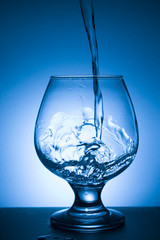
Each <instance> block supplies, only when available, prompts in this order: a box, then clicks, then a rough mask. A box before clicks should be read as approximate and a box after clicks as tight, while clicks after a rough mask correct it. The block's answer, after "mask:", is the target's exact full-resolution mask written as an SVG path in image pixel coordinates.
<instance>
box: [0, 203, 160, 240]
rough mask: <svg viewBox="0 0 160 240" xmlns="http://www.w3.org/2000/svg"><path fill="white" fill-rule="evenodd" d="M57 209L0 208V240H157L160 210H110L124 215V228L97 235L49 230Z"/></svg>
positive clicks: (124, 208) (129, 208)
mask: <svg viewBox="0 0 160 240" xmlns="http://www.w3.org/2000/svg"><path fill="white" fill-rule="evenodd" d="M59 209H62V208H0V240H37V239H41V240H43V239H46V240H99V239H102V240H105V239H106V240H121V239H123V240H140V239H141V240H143V239H144V240H160V207H114V209H117V210H119V211H121V212H122V213H123V214H124V215H125V219H126V222H125V225H124V226H123V227H121V228H118V229H115V230H108V231H104V232H99V233H76V232H69V231H64V230H58V229H55V228H53V227H52V226H51V225H50V215H51V214H52V213H53V212H55V211H57V210H59ZM47 236H48V238H47Z"/></svg>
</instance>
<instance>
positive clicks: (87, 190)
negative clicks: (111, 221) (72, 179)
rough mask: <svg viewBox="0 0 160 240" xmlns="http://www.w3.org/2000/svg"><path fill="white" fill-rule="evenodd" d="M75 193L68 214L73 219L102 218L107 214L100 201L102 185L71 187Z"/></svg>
mask: <svg viewBox="0 0 160 240" xmlns="http://www.w3.org/2000/svg"><path fill="white" fill-rule="evenodd" d="M71 187H72V189H73V191H74V193H75V201H74V203H73V205H72V207H71V208H70V209H69V211H68V213H69V214H70V215H72V216H73V217H81V218H93V217H102V216H104V215H106V214H108V213H109V211H108V210H107V209H106V208H105V207H104V205H103V203H102V201H101V192H102V189H103V187H104V185H101V186H99V187H96V186H93V187H90V186H86V187H84V186H75V185H71Z"/></svg>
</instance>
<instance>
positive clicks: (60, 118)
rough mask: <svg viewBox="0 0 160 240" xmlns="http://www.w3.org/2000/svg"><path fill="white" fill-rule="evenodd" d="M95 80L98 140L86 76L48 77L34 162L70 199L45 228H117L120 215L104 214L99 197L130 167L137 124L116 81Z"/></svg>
mask: <svg viewBox="0 0 160 240" xmlns="http://www.w3.org/2000/svg"><path fill="white" fill-rule="evenodd" d="M97 77H98V81H99V87H100V89H101V92H102V97H103V112H104V120H103V126H102V136H101V139H97V137H96V128H95V125H94V109H95V106H94V104H95V101H94V99H95V96H94V91H93V77H92V76H86V77H83V76H74V77H51V78H50V81H49V84H48V87H47V89H46V92H45V94H44V97H43V100H42V103H41V106H40V110H39V113H38V116H37V121H36V125H35V148H36V151H37V154H38V156H39V159H40V160H41V162H42V163H43V164H44V166H45V167H46V168H48V169H49V170H50V171H51V172H53V173H54V174H56V175H57V176H59V177H61V178H63V179H65V180H66V181H67V182H68V183H69V184H70V186H71V187H72V189H73V191H74V193H75V201H74V203H73V206H72V207H71V208H69V209H64V210H61V211H59V212H56V213H54V214H53V215H52V216H51V223H52V225H53V226H55V227H59V228H63V229H68V230H75V231H81V232H83V231H87V232H93V231H100V230H105V229H111V228H116V227H120V226H121V225H123V223H124V216H123V214H122V213H120V212H118V211H116V210H112V209H107V208H105V207H104V205H103V203H102V201H101V192H102V189H103V187H104V185H105V184H106V182H107V181H109V180H110V179H112V178H114V177H116V176H117V175H119V174H120V173H121V172H122V171H124V170H125V169H126V168H127V167H128V166H129V165H130V164H131V163H132V161H133V160H134V158H135V155H136V152H137V148H138V126H137V120H136V116H135V111H134V108H133V104H132V101H131V98H130V96H129V93H128V90H127V88H126V85H125V83H124V80H123V78H122V76H97ZM65 194H66V193H64V195H65ZM64 197H65V196H64Z"/></svg>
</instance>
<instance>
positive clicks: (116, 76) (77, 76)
mask: <svg viewBox="0 0 160 240" xmlns="http://www.w3.org/2000/svg"><path fill="white" fill-rule="evenodd" d="M93 77H97V78H108V79H109V78H110V79H114V78H121V79H122V78H123V76H122V75H66V76H65V75H52V76H50V79H51V80H52V79H56V78H62V79H63V78H67V79H69V78H73V79H76V78H88V79H89V78H92V79H93Z"/></svg>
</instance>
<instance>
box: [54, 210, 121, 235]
mask: <svg viewBox="0 0 160 240" xmlns="http://www.w3.org/2000/svg"><path fill="white" fill-rule="evenodd" d="M124 220H125V218H124V216H123V214H122V213H120V212H119V211H116V210H112V209H106V214H105V215H103V216H101V217H97V218H96V217H95V216H94V215H93V216H89V217H87V215H86V218H85V216H83V218H77V217H73V216H72V215H70V211H69V209H64V210H61V211H58V212H56V213H54V214H53V215H52V216H51V224H52V225H53V226H54V227H58V228H62V229H66V230H72V231H78V232H97V231H103V230H107V229H114V228H118V227H120V226H122V225H123V224H124Z"/></svg>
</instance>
